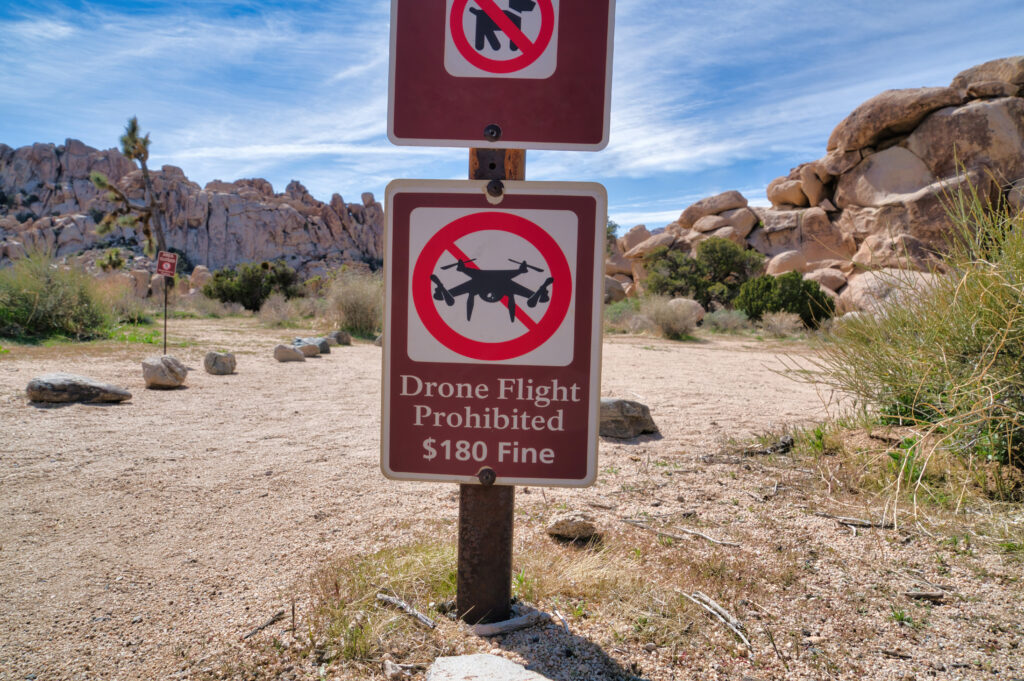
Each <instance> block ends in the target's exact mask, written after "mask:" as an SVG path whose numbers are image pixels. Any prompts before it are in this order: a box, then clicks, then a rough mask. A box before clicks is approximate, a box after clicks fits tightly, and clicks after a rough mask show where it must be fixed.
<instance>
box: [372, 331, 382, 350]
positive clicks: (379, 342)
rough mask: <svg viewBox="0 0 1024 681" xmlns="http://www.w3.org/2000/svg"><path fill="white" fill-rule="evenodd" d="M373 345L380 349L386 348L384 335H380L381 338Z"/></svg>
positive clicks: (376, 339)
mask: <svg viewBox="0 0 1024 681" xmlns="http://www.w3.org/2000/svg"><path fill="white" fill-rule="evenodd" d="M373 344H374V345H376V346H377V347H378V348H382V347H384V334H380V335H379V336H377V338H375V339H374V341H373Z"/></svg>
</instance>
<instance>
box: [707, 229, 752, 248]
mask: <svg viewBox="0 0 1024 681" xmlns="http://www.w3.org/2000/svg"><path fill="white" fill-rule="evenodd" d="M706 234H707V235H708V237H709V238H710V237H717V238H719V239H725V240H726V241H731V242H733V243H734V244H736V245H737V246H745V245H746V240H745V239H744V238H743V237H742V236H740V233H739V232H737V231H736V228H735V227H733V226H731V225H727V226H725V227H722V228H721V229H719V230H715V231H714V232H706Z"/></svg>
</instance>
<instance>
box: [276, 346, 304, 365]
mask: <svg viewBox="0 0 1024 681" xmlns="http://www.w3.org/2000/svg"><path fill="white" fill-rule="evenodd" d="M274 359H276V360H277V361H278V362H305V361H306V356H305V355H304V354H302V352H301V351H300V350H299V349H298V348H296V347H294V346H291V345H278V346H277V347H275V348H274Z"/></svg>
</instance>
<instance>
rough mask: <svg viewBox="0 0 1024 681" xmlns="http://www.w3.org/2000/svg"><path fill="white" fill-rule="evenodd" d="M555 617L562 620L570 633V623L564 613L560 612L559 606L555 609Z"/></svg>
mask: <svg viewBox="0 0 1024 681" xmlns="http://www.w3.org/2000/svg"><path fill="white" fill-rule="evenodd" d="M555 617H557V618H558V619H560V620H562V628H563V629H565V633H567V634H568V633H569V623H568V622H566V621H565V618H564V617H562V613H560V612H558V609H557V608H556V609H555Z"/></svg>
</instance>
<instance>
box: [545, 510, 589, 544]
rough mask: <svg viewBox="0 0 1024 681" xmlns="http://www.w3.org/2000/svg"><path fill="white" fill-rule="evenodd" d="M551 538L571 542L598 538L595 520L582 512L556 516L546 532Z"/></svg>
mask: <svg viewBox="0 0 1024 681" xmlns="http://www.w3.org/2000/svg"><path fill="white" fill-rule="evenodd" d="M545 531H546V532H547V533H548V535H549V536H551V537H557V538H559V539H569V540H571V541H587V540H589V539H591V538H593V537H596V536H598V531H597V525H596V524H595V523H594V519H593V518H592V517H591V516H590V515H588V514H587V513H584V512H582V511H569V512H567V513H560V514H558V515H556V516H555V517H554V518H552V519H551V521H550V522H549V523H548V526H547V529H546V530H545Z"/></svg>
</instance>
